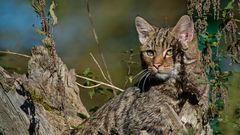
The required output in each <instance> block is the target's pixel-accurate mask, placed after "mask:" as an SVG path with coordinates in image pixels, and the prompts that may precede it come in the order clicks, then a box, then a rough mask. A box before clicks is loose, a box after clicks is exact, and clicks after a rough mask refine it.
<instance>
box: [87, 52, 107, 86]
mask: <svg viewBox="0 0 240 135" xmlns="http://www.w3.org/2000/svg"><path fill="white" fill-rule="evenodd" d="M90 56H91V57H92V59H93V61H94V62H95V63H96V65H97V66H98V68H99V70H100V72H101V73H102V76H103V78H104V79H105V80H106V81H107V82H108V83H111V81H110V80H108V79H107V77H106V75H105V74H104V72H103V70H102V68H101V66H100V65H99V63H98V61H97V60H96V58H95V57H94V56H93V54H92V53H90Z"/></svg>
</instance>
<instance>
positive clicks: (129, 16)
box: [0, 0, 187, 109]
mask: <svg viewBox="0 0 240 135" xmlns="http://www.w3.org/2000/svg"><path fill="white" fill-rule="evenodd" d="M56 3H57V9H56V11H55V12H56V15H57V17H58V24H57V26H56V27H55V28H54V38H55V40H56V48H57V52H58V54H59V56H60V57H61V58H62V60H63V61H64V62H65V63H66V64H67V66H68V67H69V68H75V69H76V72H77V73H78V74H81V73H82V72H83V71H84V70H85V69H86V68H90V69H91V71H92V72H93V73H94V76H96V77H97V79H98V80H103V78H102V76H101V73H100V72H99V70H98V68H97V66H96V64H95V63H94V61H93V60H92V58H91V57H90V55H89V53H90V52H92V53H93V54H94V56H96V57H97V58H99V53H98V49H97V44H96V42H95V39H94V36H93V33H92V28H91V25H90V22H89V18H88V12H87V3H86V0H71V1H67V0H58V1H56ZM186 5H187V4H186V0H168V1H166V0H151V1H149V0H141V1H139V0H121V1H119V0H95V1H94V0H92V1H90V9H91V14H92V19H93V22H94V26H95V28H96V32H97V35H98V37H99V42H100V45H101V48H102V50H103V54H104V56H105V59H106V62H107V65H108V68H109V72H110V74H111V77H112V80H113V83H114V84H115V85H116V86H118V87H121V88H123V86H124V83H125V80H126V75H127V65H126V63H125V62H123V60H125V59H127V58H128V57H127V55H126V54H124V53H123V52H125V51H127V50H129V49H133V50H134V52H138V46H139V42H138V38H137V33H136V30H135V25H134V19H135V17H136V16H137V15H140V16H142V17H144V18H145V19H146V20H148V21H149V22H151V23H152V24H154V25H157V26H161V27H169V26H173V25H174V24H175V23H176V22H177V20H178V19H179V18H180V17H181V16H182V15H184V14H186V13H187V7H186ZM0 20H1V21H0V50H10V51H14V52H18V53H23V54H29V55H30V51H31V48H32V47H33V46H35V45H39V44H41V36H40V35H39V34H37V33H36V32H35V31H34V30H33V28H32V25H33V24H34V25H36V26H40V18H39V17H38V16H37V15H36V14H35V13H34V12H33V10H32V7H31V1H19V0H5V1H1V4H0ZM99 60H100V59H99ZM27 61H28V59H27V58H23V57H19V56H15V55H5V54H0V66H2V67H4V68H5V69H8V70H9V71H15V72H18V73H26V72H27ZM134 61H136V62H137V64H135V65H134V67H133V70H132V74H136V73H138V72H139V71H140V59H139V55H135V56H134ZM103 81H104V80H103ZM88 91H89V90H86V89H82V88H81V98H82V101H83V103H84V105H85V106H86V107H87V108H88V109H90V108H92V107H94V106H99V105H102V104H103V103H104V102H106V100H107V99H108V98H107V97H108V96H107V97H106V96H104V95H98V96H94V97H93V100H90V97H89V94H88Z"/></svg>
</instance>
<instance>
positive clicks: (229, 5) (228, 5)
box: [224, 0, 234, 9]
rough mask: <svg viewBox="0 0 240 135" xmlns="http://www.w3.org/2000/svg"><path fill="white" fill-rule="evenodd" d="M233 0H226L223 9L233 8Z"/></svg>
mask: <svg viewBox="0 0 240 135" xmlns="http://www.w3.org/2000/svg"><path fill="white" fill-rule="evenodd" d="M233 3H234V0H232V1H230V2H228V4H227V6H226V7H225V8H224V9H233Z"/></svg>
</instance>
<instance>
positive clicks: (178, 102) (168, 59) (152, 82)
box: [79, 16, 211, 135]
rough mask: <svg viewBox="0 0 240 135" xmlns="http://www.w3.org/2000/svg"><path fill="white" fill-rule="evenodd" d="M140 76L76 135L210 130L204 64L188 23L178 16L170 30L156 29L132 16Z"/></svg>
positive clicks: (199, 132) (198, 134) (201, 133)
mask: <svg viewBox="0 0 240 135" xmlns="http://www.w3.org/2000/svg"><path fill="white" fill-rule="evenodd" d="M136 27H137V31H138V34H139V40H140V42H141V46H140V51H141V59H142V63H143V64H142V65H143V69H144V75H143V77H142V78H141V79H140V80H139V82H140V83H139V84H138V87H139V88H137V87H132V88H129V89H127V90H126V91H125V92H123V93H122V94H120V95H119V96H118V97H116V98H114V99H112V100H111V101H109V102H108V103H107V104H105V105H104V106H103V107H101V108H100V109H99V110H98V111H97V112H96V114H95V117H96V119H93V120H90V121H89V122H87V123H86V125H85V126H86V128H83V129H81V131H80V132H79V135H97V134H104V135H108V134H114V133H116V134H119V135H139V134H149V135H176V134H181V133H184V132H186V131H187V130H189V129H193V131H194V134H196V135H204V134H206V135H208V134H211V131H210V127H209V125H208V123H207V122H206V120H207V119H206V117H205V116H206V113H207V109H208V103H207V101H208V100H207V94H208V91H209V87H208V85H206V83H201V82H203V81H207V78H206V75H205V74H204V67H203V65H202V64H201V61H200V60H201V55H200V52H199V51H198V49H197V40H196V38H195V36H194V28H193V23H192V21H191V20H190V18H189V17H188V16H183V17H182V18H181V19H180V20H179V22H178V23H177V25H176V26H175V27H173V28H171V29H168V28H163V29H160V28H157V27H155V26H152V25H150V24H148V23H147V22H146V21H145V20H144V19H142V18H140V17H137V18H136Z"/></svg>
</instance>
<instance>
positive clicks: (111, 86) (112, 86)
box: [76, 75, 124, 92]
mask: <svg viewBox="0 0 240 135" xmlns="http://www.w3.org/2000/svg"><path fill="white" fill-rule="evenodd" d="M76 77H78V78H81V79H85V80H88V81H91V82H95V83H98V84H101V85H105V86H107V87H110V88H113V89H116V90H119V91H121V92H123V91H124V90H123V89H121V88H118V87H116V86H114V85H112V84H108V83H104V82H101V81H97V80H94V79H91V78H88V77H85V76H81V75H76Z"/></svg>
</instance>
